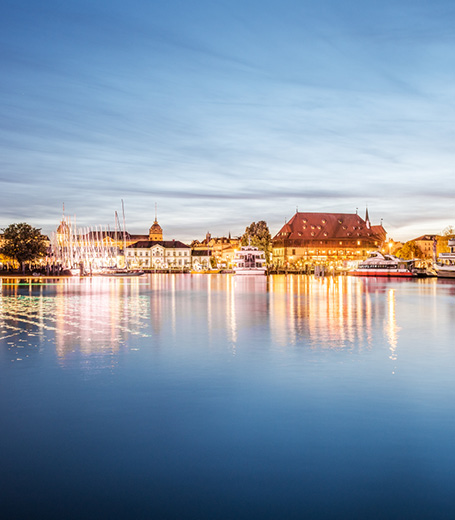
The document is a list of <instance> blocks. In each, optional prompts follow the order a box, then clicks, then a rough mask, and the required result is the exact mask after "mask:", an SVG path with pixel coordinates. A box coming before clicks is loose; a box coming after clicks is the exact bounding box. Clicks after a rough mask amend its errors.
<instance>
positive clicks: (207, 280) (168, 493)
mask: <svg viewBox="0 0 455 520" xmlns="http://www.w3.org/2000/svg"><path fill="white" fill-rule="evenodd" d="M454 337H455V283H454V282H441V281H440V280H439V281H438V280H415V281H394V280H380V279H377V280H374V279H361V278H351V277H338V278H325V279H324V278H315V277H311V276H288V277H286V276H272V277H268V278H266V277H252V278H249V277H245V278H243V277H235V276H226V275H210V276H204V275H194V276H193V275H151V276H144V277H139V278H134V279H133V278H130V279H121V278H119V279H109V278H96V277H93V278H87V279H82V280H78V279H62V280H59V281H49V283H45V282H38V281H36V282H34V283H29V282H25V281H24V282H20V283H19V281H11V280H7V279H4V280H2V283H1V295H0V374H1V379H0V413H1V414H2V415H1V416H2V418H3V424H8V428H7V429H3V430H2V429H1V428H0V446H3V447H7V449H6V450H5V449H4V450H3V452H2V453H1V459H0V460H1V462H2V464H1V469H0V486H1V489H3V490H4V493H3V496H1V495H0V506H1V507H2V508H3V510H8V508H13V507H14V508H15V509H14V512H15V517H20V516H18V512H22V514H23V517H24V518H26V517H33V516H37V514H36V511H37V510H40V508H41V510H42V511H41V513H42V515H43V516H46V518H50V517H52V516H54V517H56V518H57V517H62V516H64V517H66V518H69V517H71V511H69V509H68V507H69V504H70V503H73V502H74V500H75V499H76V497H79V496H82V495H84V496H87V497H88V498H87V499H86V502H85V506H83V507H82V506H81V507H82V510H80V511H79V512H78V514H75V513H74V514H73V517H75V518H76V517H81V516H92V517H105V516H109V517H110V518H126V517H131V516H132V517H134V516H135V517H138V518H176V517H179V518H196V517H197V518H215V517H216V518H255V517H257V518H277V517H285V518H301V517H302V515H304V514H306V515H307V516H308V517H309V518H404V517H413V518H429V517H431V518H438V517H442V516H444V515H446V516H447V515H448V516H447V517H450V516H451V513H454V512H455V507H454V506H453V505H452V500H451V496H452V491H453V489H454V488H455V477H454V476H453V474H452V473H453V471H452V468H453V464H454V463H455V454H454V453H453V450H452V439H453V436H454V435H455V419H454V414H453V402H455V401H454V400H455V382H454V381H455V378H454V370H455V351H454V349H453V338H454ZM30 432H33V435H30ZM68 439H70V440H71V442H70V444H68V442H69V441H68ZM64 468H66V470H65V469H64ZM36 475H38V478H39V481H38V482H37V481H36V478H37V477H36ZM18 482H19V483H21V484H20V485H18V484H17V483H18ZM113 497H115V499H114V500H113ZM51 498H52V499H51ZM18 503H19V504H22V509H19V510H18V509H17V508H18V505H17V504H18ZM37 508H38V509H37ZM11 510H13V509H11ZM38 516H39V515H38Z"/></svg>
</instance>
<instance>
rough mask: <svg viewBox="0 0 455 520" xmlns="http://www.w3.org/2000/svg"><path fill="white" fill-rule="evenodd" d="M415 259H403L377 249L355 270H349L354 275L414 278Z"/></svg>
mask: <svg viewBox="0 0 455 520" xmlns="http://www.w3.org/2000/svg"><path fill="white" fill-rule="evenodd" d="M413 263H414V260H403V259H402V258H397V257H396V256H393V255H383V254H382V253H381V252H380V251H375V252H374V253H372V254H371V256H370V257H368V258H367V259H366V260H364V261H363V262H360V263H359V265H358V266H357V267H356V268H354V269H353V270H351V271H349V274H350V275H352V276H385V277H399V278H412V277H414V276H415V273H414V272H413V271H412V267H413Z"/></svg>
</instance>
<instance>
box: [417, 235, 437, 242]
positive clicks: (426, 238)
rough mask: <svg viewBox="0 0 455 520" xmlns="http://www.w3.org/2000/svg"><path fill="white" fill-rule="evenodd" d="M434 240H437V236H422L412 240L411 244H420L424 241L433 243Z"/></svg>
mask: <svg viewBox="0 0 455 520" xmlns="http://www.w3.org/2000/svg"><path fill="white" fill-rule="evenodd" d="M435 238H437V235H422V236H421V237H419V238H414V239H413V240H412V242H421V241H424V240H428V241H430V240H431V241H433V240H434V239H435Z"/></svg>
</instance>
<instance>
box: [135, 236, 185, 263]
mask: <svg viewBox="0 0 455 520" xmlns="http://www.w3.org/2000/svg"><path fill="white" fill-rule="evenodd" d="M126 260H127V263H128V267H130V268H131V269H157V270H161V269H163V270H168V269H170V270H186V269H190V268H191V247H190V246H187V245H186V244H184V243H183V242H180V241H178V240H140V241H139V242H136V243H135V244H132V245H130V246H127V248H126Z"/></svg>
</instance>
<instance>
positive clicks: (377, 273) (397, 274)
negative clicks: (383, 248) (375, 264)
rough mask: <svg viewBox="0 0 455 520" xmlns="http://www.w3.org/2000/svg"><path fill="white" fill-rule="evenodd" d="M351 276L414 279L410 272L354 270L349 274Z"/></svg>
mask: <svg viewBox="0 0 455 520" xmlns="http://www.w3.org/2000/svg"><path fill="white" fill-rule="evenodd" d="M349 274H350V275H351V276H371V277H383V278H414V277H415V274H414V273H412V272H411V271H390V270H387V271H386V270H380V269H368V270H367V269H365V270H364V271H362V270H359V269H357V270H355V271H351V272H350V273H349Z"/></svg>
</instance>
